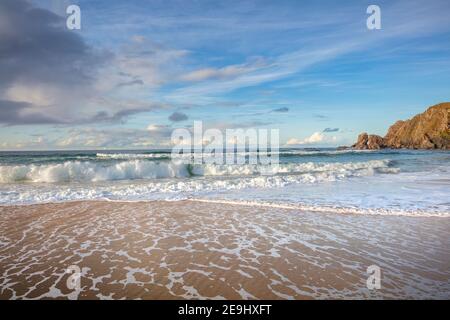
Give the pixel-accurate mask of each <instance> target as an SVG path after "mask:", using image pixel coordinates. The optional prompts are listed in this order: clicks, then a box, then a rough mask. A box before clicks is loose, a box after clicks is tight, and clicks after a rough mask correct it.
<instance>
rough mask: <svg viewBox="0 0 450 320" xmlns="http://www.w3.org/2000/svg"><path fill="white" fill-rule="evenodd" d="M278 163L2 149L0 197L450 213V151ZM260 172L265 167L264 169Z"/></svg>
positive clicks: (286, 155)
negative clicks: (194, 201) (201, 161)
mask: <svg viewBox="0 0 450 320" xmlns="http://www.w3.org/2000/svg"><path fill="white" fill-rule="evenodd" d="M278 156H279V166H277V167H276V168H272V167H270V168H268V167H267V166H263V165H250V164H239V165H238V164H229V165H215V164H192V163H189V159H186V158H184V159H172V158H171V154H170V151H167V150H152V151H148V150H147V151H145V150H138V151H136V150H128V151H104V150H102V151H46V152H31V151H30V152H0V204H3V205H8V204H29V203H44V202H55V201H72V200H97V199H108V200H125V201H135V200H182V199H208V200H211V201H218V200H220V201H243V202H248V203H254V204H258V203H261V204H265V205H289V206H299V207H304V208H309V209H311V210H329V209H333V210H339V211H342V212H349V213H375V214H407V215H439V216H447V215H449V216H450V152H448V151H418V150H381V151H353V150H342V151H340V150H336V149H282V150H280V152H279V153H278ZM263 172H264V173H263Z"/></svg>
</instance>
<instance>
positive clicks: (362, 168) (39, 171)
mask: <svg viewBox="0 0 450 320" xmlns="http://www.w3.org/2000/svg"><path fill="white" fill-rule="evenodd" d="M390 165H391V163H390V161H389V160H371V161H366V162H348V163H313V162H307V163H286V164H279V165H274V166H263V165H249V164H247V165H214V164H202V165H192V164H186V163H183V162H181V161H179V162H176V161H172V162H168V161H166V162H154V161H145V160H141V159H136V160H127V161H122V162H118V163H112V164H111V163H109V164H104V163H96V162H91V161H86V162H82V161H66V162H63V163H58V164H40V165H36V164H30V165H4V166H0V183H13V182H40V183H54V182H70V181H80V182H96V181H113V180H135V179H150V180H153V179H161V178H189V177H193V176H257V175H272V176H273V175H302V174H308V175H309V176H310V177H311V178H310V179H309V180H321V179H322V178H326V180H333V179H334V180H336V179H340V178H344V177H351V176H366V175H373V174H374V173H396V172H398V169H397V168H393V167H391V166H390Z"/></svg>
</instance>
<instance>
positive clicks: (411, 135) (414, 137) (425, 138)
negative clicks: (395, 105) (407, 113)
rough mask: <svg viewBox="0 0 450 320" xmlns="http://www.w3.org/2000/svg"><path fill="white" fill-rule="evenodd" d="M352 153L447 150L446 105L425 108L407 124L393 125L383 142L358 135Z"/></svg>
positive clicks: (449, 119)
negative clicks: (385, 150)
mask: <svg viewBox="0 0 450 320" xmlns="http://www.w3.org/2000/svg"><path fill="white" fill-rule="evenodd" d="M352 147H353V148H356V149H362V150H365V149H370V150H376V149H381V148H393V149H398V148H407V149H446V150H450V103H449V102H446V103H441V104H438V105H435V106H432V107H430V108H428V109H427V110H426V111H425V112H423V113H421V114H418V115H416V116H415V117H413V118H412V119H410V120H406V121H397V122H396V123H395V124H394V125H392V126H391V127H390V128H389V130H388V133H387V134H386V136H385V137H384V138H382V137H380V136H377V135H368V134H367V133H362V134H360V135H359V136H358V141H357V142H356V143H355V144H354V145H353V146H352Z"/></svg>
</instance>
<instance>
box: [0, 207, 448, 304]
mask: <svg viewBox="0 0 450 320" xmlns="http://www.w3.org/2000/svg"><path fill="white" fill-rule="evenodd" d="M0 216H1V219H0V298H1V299H20V298H26V299H39V298H79V299H99V298H101V299H108V298H110V299H121V298H127V299H139V298H141V299H166V298H167V299H180V298H195V299H255V298H264V299H310V298H320V299H323V298H325V299H326V298H388V299H389V298H419V299H425V298H444V299H449V298H450V218H445V217H444V218H442V217H441V218H437V217H407V216H381V215H380V216H376V215H375V216H374V215H363V214H357V215H354V214H339V213H336V212H323V213H321V212H308V211H302V210H298V209H288V208H277V207H265V206H249V205H247V206H243V205H239V204H233V203H207V202H199V201H172V202H167V201H150V202H107V201H84V202H68V203H53V204H38V205H27V206H2V207H0ZM71 265H75V266H78V267H80V268H81V270H82V275H81V291H80V292H77V291H73V290H70V289H68V288H67V285H66V281H67V279H68V277H69V276H70V274H68V273H66V269H67V268H68V267H69V266H71ZM370 265H378V266H379V267H380V268H381V272H382V280H381V286H382V287H381V289H380V290H368V289H367V287H366V280H367V277H368V274H367V273H366V270H367V267H368V266H370Z"/></svg>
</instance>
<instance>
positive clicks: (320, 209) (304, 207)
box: [0, 198, 450, 219]
mask: <svg viewBox="0 0 450 320" xmlns="http://www.w3.org/2000/svg"><path fill="white" fill-rule="evenodd" d="M82 202H92V203H103V202H104V203H119V204H121V203H123V204H127V203H130V204H133V203H166V202H167V203H173V202H174V203H177V202H200V203H209V204H223V205H233V206H243V207H248V206H250V207H261V208H267V209H283V210H296V211H308V212H315V213H319V214H342V215H362V216H364V215H367V216H401V217H412V218H444V219H445V218H450V215H447V214H446V213H444V212H438V213H429V212H423V211H418V210H414V211H413V210H410V211H403V210H397V211H388V210H387V209H385V208H354V207H336V206H331V205H327V206H315V205H309V204H301V203H293V202H284V203H283V202H270V201H265V200H263V201H255V200H234V199H220V198H218V199H214V198H210V199H202V198H186V199H176V200H166V199H155V200H145V199H138V200H124V199H117V200H116V199H108V198H103V199H75V200H62V201H48V202H36V203H13V204H2V203H0V208H8V207H31V206H40V205H53V204H66V203H67V204H70V203H82Z"/></svg>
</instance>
